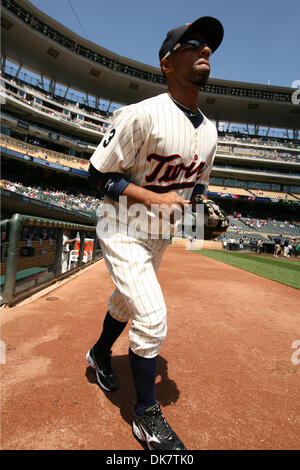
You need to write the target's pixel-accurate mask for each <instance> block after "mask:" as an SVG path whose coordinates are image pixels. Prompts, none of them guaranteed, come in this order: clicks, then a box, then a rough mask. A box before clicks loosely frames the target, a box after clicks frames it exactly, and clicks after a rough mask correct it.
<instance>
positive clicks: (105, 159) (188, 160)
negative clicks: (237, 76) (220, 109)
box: [91, 93, 217, 199]
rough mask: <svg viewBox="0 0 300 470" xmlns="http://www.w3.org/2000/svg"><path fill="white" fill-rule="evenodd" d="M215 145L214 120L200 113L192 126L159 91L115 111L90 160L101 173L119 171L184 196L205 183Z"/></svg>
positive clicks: (141, 182) (141, 183)
mask: <svg viewBox="0 0 300 470" xmlns="http://www.w3.org/2000/svg"><path fill="white" fill-rule="evenodd" d="M216 146H217V130H216V127H215V126H214V124H213V123H212V122H211V121H209V120H208V119H207V118H206V117H205V116H204V119H203V122H202V124H201V125H200V126H199V127H198V128H196V129H195V127H194V126H193V124H192V123H191V122H190V120H189V119H188V117H187V116H185V114H184V113H183V112H182V111H181V110H180V109H179V108H178V106H177V105H176V104H175V103H174V102H173V101H172V99H171V98H170V97H169V95H168V94H167V93H163V94H161V95H158V96H156V97H154V98H149V99H146V100H144V101H141V102H139V103H136V104H132V105H129V106H124V107H123V108H120V109H119V110H117V111H116V112H115V113H114V115H113V120H112V123H111V125H110V127H109V128H108V130H107V132H106V134H105V136H104V138H103V140H102V141H101V143H100V144H99V145H98V147H97V149H96V150H95V152H94V154H93V155H92V157H91V163H92V165H93V166H94V167H95V168H96V169H97V170H99V171H101V172H102V173H107V172H117V173H121V174H124V175H125V176H126V177H127V178H128V179H130V181H132V182H133V183H135V184H137V185H139V186H142V187H144V188H148V189H151V190H153V191H157V192H161V191H163V192H165V191H170V190H176V192H177V193H178V194H179V195H180V196H181V197H183V198H185V199H190V197H191V194H192V191H193V188H194V186H195V184H196V183H199V184H203V185H204V186H206V187H207V185H208V181H209V174H210V171H211V167H212V164H213V159H214V155H215V151H216Z"/></svg>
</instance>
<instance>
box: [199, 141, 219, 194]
mask: <svg viewBox="0 0 300 470" xmlns="http://www.w3.org/2000/svg"><path fill="white" fill-rule="evenodd" d="M216 151H217V133H216V141H215V144H214V145H213V146H212V149H211V151H210V155H209V157H208V159H207V163H206V165H205V167H204V170H203V172H202V173H201V175H200V177H199V178H198V180H197V185H203V186H204V189H205V191H207V190H208V184H209V178H210V174H211V170H212V167H213V164H214V159H215V156H216Z"/></svg>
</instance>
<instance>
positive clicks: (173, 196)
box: [155, 191, 190, 210]
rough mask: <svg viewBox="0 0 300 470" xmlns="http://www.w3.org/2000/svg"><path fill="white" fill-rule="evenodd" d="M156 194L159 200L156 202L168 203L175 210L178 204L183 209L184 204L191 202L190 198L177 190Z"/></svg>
mask: <svg viewBox="0 0 300 470" xmlns="http://www.w3.org/2000/svg"><path fill="white" fill-rule="evenodd" d="M156 196H157V198H156V199H157V201H155V204H159V205H160V204H166V205H168V206H170V208H173V209H174V210H175V209H176V208H177V207H176V206H179V208H180V209H182V207H183V206H185V205H186V204H189V203H190V201H189V200H188V199H183V198H182V197H181V196H179V194H177V193H176V192H175V191H170V192H168V193H162V194H161V193H156ZM172 206H174V207H172Z"/></svg>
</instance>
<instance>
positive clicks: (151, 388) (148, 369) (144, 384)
mask: <svg viewBox="0 0 300 470" xmlns="http://www.w3.org/2000/svg"><path fill="white" fill-rule="evenodd" d="M129 359H130V365H131V370H132V375H133V380H134V385H135V390H136V397H137V404H136V407H135V412H136V414H137V415H138V416H142V415H143V414H144V412H145V410H146V409H147V408H149V407H150V406H153V405H155V403H156V395H155V377H156V368H157V359H158V356H155V357H153V358H151V359H147V358H145V357H141V356H138V355H137V354H134V353H133V352H132V351H131V349H129Z"/></svg>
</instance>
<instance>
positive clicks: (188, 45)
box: [163, 39, 212, 59]
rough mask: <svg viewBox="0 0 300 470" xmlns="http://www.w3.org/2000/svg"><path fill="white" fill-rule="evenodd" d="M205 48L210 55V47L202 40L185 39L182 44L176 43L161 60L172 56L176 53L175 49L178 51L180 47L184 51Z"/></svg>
mask: <svg viewBox="0 0 300 470" xmlns="http://www.w3.org/2000/svg"><path fill="white" fill-rule="evenodd" d="M205 46H206V47H208V48H209V50H210V53H212V47H211V46H210V44H209V43H208V42H207V41H205V40H204V39H186V40H184V41H182V42H178V43H177V44H175V46H173V47H172V49H170V50H169V51H168V52H167V53H166V55H165V56H164V57H163V58H164V59H166V58H167V57H168V56H169V55H170V54H172V52H175V51H177V49H179V48H180V47H183V48H184V49H192V50H196V49H199V47H205Z"/></svg>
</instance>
